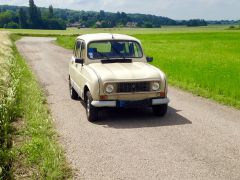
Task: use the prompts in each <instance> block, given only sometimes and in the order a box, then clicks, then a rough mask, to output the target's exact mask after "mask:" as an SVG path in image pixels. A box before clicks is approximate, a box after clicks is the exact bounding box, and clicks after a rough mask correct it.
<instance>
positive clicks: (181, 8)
mask: <svg viewBox="0 0 240 180" xmlns="http://www.w3.org/2000/svg"><path fill="white" fill-rule="evenodd" d="M0 4H1V5H3V4H8V5H19V6H27V5H28V0H0ZM35 4H36V5H37V6H40V7H48V6H49V5H50V4H52V5H53V7H54V8H64V9H65V8H67V9H73V10H84V11H89V10H92V11H100V10H104V11H108V12H117V11H119V12H127V13H142V14H153V15H159V16H166V17H169V18H172V19H175V20H183V19H185V20H188V19H193V18H194V19H195V18H199V19H205V20H222V19H224V20H239V19H240V0H138V1H134V0H35Z"/></svg>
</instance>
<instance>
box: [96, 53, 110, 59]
mask: <svg viewBox="0 0 240 180" xmlns="http://www.w3.org/2000/svg"><path fill="white" fill-rule="evenodd" d="M97 53H98V54H99V55H100V56H102V57H105V58H107V60H110V58H109V57H108V56H107V55H106V54H103V53H101V52H97Z"/></svg>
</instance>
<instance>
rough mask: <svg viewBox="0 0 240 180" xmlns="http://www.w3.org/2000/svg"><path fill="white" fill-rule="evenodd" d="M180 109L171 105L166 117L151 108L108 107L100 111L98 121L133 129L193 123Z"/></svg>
mask: <svg viewBox="0 0 240 180" xmlns="http://www.w3.org/2000/svg"><path fill="white" fill-rule="evenodd" d="M179 111H180V110H176V109H174V108H172V107H169V109H168V113H167V114H166V116H165V117H156V116H154V115H153V113H152V110H151V108H149V109H106V110H103V111H101V112H100V114H99V118H100V120H99V121H98V122H95V124H98V125H104V126H105V127H108V128H116V129H128V128H129V129H131V128H144V127H158V126H176V125H185V124H192V122H191V121H190V120H188V119H186V118H185V117H183V116H181V115H179V114H178V112H179Z"/></svg>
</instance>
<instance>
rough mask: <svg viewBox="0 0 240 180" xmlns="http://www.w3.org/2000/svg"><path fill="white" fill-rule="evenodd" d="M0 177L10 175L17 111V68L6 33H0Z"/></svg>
mask: <svg viewBox="0 0 240 180" xmlns="http://www.w3.org/2000/svg"><path fill="white" fill-rule="evenodd" d="M0 39H1V41H0V179H4V178H6V177H10V172H9V170H10V163H11V160H12V157H13V153H12V151H11V150H10V149H11V142H12V141H11V133H12V132H13V130H12V127H11V123H12V122H13V121H14V120H15V119H16V117H17V116H18V115H19V114H18V113H19V112H18V106H17V104H18V99H17V98H18V88H19V80H18V78H17V75H18V69H15V68H14V67H15V65H16V62H15V61H14V57H13V50H12V42H11V41H10V39H9V37H8V34H7V33H0Z"/></svg>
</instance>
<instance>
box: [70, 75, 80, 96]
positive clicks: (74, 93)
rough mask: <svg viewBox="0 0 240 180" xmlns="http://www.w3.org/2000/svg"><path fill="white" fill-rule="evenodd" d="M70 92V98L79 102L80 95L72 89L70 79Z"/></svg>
mask: <svg viewBox="0 0 240 180" xmlns="http://www.w3.org/2000/svg"><path fill="white" fill-rule="evenodd" d="M69 91H70V97H71V98H72V99H74V100H78V98H79V96H78V93H77V92H76V91H75V89H74V88H73V87H72V84H71V81H70V79H69Z"/></svg>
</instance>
